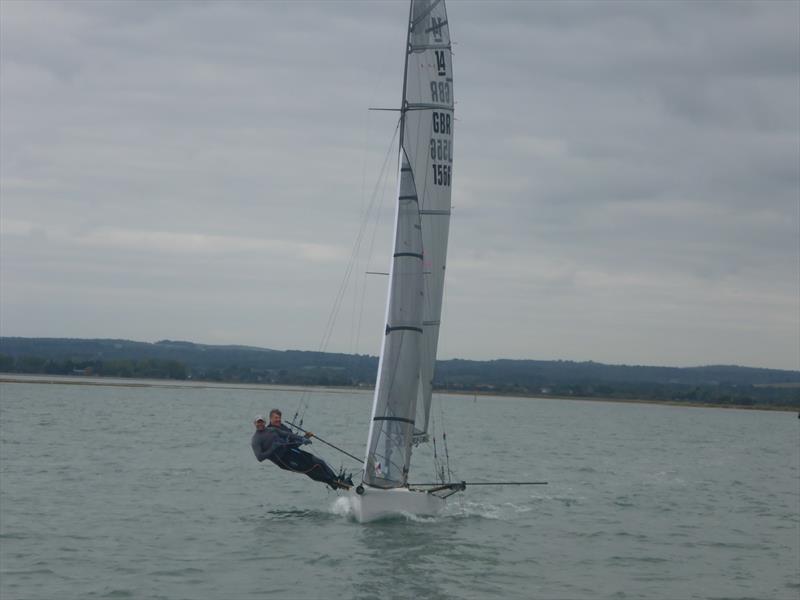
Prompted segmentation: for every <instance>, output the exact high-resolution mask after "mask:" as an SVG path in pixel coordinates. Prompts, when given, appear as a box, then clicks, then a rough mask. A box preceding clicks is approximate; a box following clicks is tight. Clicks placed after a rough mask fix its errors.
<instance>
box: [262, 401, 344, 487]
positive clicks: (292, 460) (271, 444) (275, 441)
mask: <svg viewBox="0 0 800 600" xmlns="http://www.w3.org/2000/svg"><path fill="white" fill-rule="evenodd" d="M281 418H282V415H281V411H280V410H278V409H277V408H273V409H272V410H271V411H270V412H269V424H267V423H266V421H264V417H262V416H258V417H256V419H255V425H256V432H255V433H254V434H253V440H252V446H253V454H255V455H256V458H257V459H258V462H263V461H265V460H270V461H272V462H274V463H275V464H276V465H278V466H279V467H280V468H281V469H285V470H287V471H294V472H295V473H302V474H304V475H308V476H309V477H310V478H311V479H313V480H314V481H321V482H322V483H326V484H328V485H329V486H330V487H331V488H332V489H334V490H337V489H345V490H347V489H350V486H351V485H353V480H352V479H351V478H350V477H345V476H344V473H340V474H339V475H337V474H336V473H335V472H334V470H333V469H331V468H330V466H328V463H326V462H325V461H324V460H322V459H321V458H318V457H316V456H314V455H313V454H311V453H310V452H306V451H305V450H300V446H303V445H305V444H310V443H311V440H310V439H309V438H311V437H313V436H314V434H313V433H311V432H310V431H307V432H306V434H305V435H297V434H294V433H292V430H291V429H289V428H288V427H287V426H286V425H284V424H283V423H282V422H281Z"/></svg>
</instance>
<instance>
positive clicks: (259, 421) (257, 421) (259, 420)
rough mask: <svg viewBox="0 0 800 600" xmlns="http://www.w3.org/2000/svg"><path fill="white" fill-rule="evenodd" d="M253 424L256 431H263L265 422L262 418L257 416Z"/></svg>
mask: <svg viewBox="0 0 800 600" xmlns="http://www.w3.org/2000/svg"><path fill="white" fill-rule="evenodd" d="M253 423H255V425H256V429H258V430H259V431H261V430H262V429H264V428H265V427H266V426H267V422H266V421H265V420H264V417H262V416H261V415H258V416H257V417H256V418H255V419H254V420H253Z"/></svg>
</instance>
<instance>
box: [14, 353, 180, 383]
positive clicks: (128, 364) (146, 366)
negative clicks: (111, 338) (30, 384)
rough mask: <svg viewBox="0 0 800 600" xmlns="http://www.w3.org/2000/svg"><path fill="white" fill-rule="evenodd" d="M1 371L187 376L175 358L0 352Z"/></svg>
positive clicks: (53, 373) (128, 375) (118, 375)
mask: <svg viewBox="0 0 800 600" xmlns="http://www.w3.org/2000/svg"><path fill="white" fill-rule="evenodd" d="M0 372H5V373H29V374H43V375H98V376H101V377H138V378H143V379H186V378H187V373H188V370H187V368H186V365H184V364H182V363H180V362H178V361H176V360H161V359H157V358H143V359H141V360H129V359H122V360H72V359H69V358H67V359H64V360H57V359H50V358H44V357H41V356H20V357H13V356H8V355H7V354H0Z"/></svg>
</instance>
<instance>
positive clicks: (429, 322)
mask: <svg viewBox="0 0 800 600" xmlns="http://www.w3.org/2000/svg"><path fill="white" fill-rule="evenodd" d="M451 66H452V62H451V52H450V35H449V28H448V25H447V15H446V12H445V6H444V1H443V0H411V4H410V9H409V19H408V32H407V37H406V53H405V64H404V71H403V72H404V76H403V98H402V104H401V110H400V120H401V121H400V147H399V157H398V163H399V165H398V168H399V177H398V194H397V210H396V213H395V232H394V245H393V255H392V262H391V266H390V269H389V290H388V299H387V303H386V328H385V332H384V338H383V342H382V345H381V356H380V362H379V365H378V380H377V384H376V386H375V397H374V401H373V407H372V419H371V421H370V430H369V437H368V440H367V452H366V460H365V467H364V482H365V483H366V484H367V485H370V486H372V487H378V488H395V487H403V486H405V485H407V483H408V471H409V467H410V463H411V447H412V441H413V439H414V435H415V433H416V434H418V435H419V434H424V432H425V431H426V430H427V423H428V414H429V412H430V391H431V382H432V380H433V367H434V364H435V361H436V345H437V342H438V334H439V319H440V314H441V303H442V290H443V282H444V262H445V255H446V249H447V235H448V228H449V215H450V182H451V173H452V125H453V119H452V114H453V96H452V71H451Z"/></svg>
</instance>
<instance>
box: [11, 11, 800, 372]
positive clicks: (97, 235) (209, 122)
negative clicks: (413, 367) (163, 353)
mask: <svg viewBox="0 0 800 600" xmlns="http://www.w3.org/2000/svg"><path fill="white" fill-rule="evenodd" d="M448 13H449V20H450V28H451V35H452V38H453V40H454V42H455V44H456V45H455V46H454V54H455V56H454V67H453V68H454V89H455V97H456V102H457V104H456V117H457V119H458V120H457V122H456V128H455V134H454V135H455V162H454V175H453V177H454V185H453V219H452V223H451V238H450V248H449V260H448V275H447V283H446V292H445V307H444V314H443V326H442V331H441V343H440V352H439V356H440V358H454V357H458V358H472V359H492V358H531V359H542V360H549V359H565V360H594V361H599V362H607V363H625V364H648V365H676V366H695V365H706V364H739V365H747V366H762V367H774V368H784V369H800V58H798V57H800V3H798V2H796V1H785V2H745V3H737V2H685V3H684V2H677V1H668V2H654V1H653V2H619V3H615V2H577V1H574V2H544V1H537V2H507V3H504V2H455V1H451V2H450V3H449V4H448ZM407 14H408V6H407V3H406V2H256V1H249V2H240V3H239V2H218V3H217V2H198V3H194V2H192V3H188V2H187V3H184V2H131V3H126V2H120V1H116V0H115V1H108V2H103V1H92V2H85V3H83V2H77V1H74V0H70V1H68V2H50V1H39V2H16V1H11V0H3V1H2V2H0V22H1V26H2V32H1V34H2V36H1V37H0V44H1V46H0V59H1V60H2V64H1V68H2V70H1V71H0V179H1V181H0V185H1V187H0V226H1V227H2V230H1V231H2V238H0V332H1V333H2V335H6V336H47V337H82V338H86V337H103V338H128V339H135V340H141V341H156V340H160V339H181V340H190V341H195V342H201V343H212V344H248V345H255V346H262V347H269V348H276V349H301V350H316V349H318V348H320V347H321V343H322V340H323V334H324V332H325V328H326V323H327V320H328V316H329V314H330V312H331V309H332V307H333V306H334V300H335V298H336V295H337V290H338V289H339V286H340V284H341V282H342V280H343V276H344V274H345V271H346V269H347V265H348V259H349V257H350V255H351V250H352V248H353V245H354V242H355V241H356V239H357V237H358V233H359V231H360V227H361V222H362V218H363V215H364V214H365V213H366V210H367V207H368V206H369V205H370V201H371V199H372V198H373V191H376V193H375V196H374V197H375V202H376V207H377V206H378V205H379V206H380V210H378V209H377V208H376V209H375V210H373V211H372V212H370V213H369V215H370V223H375V224H376V225H375V228H374V229H373V227H372V225H370V226H369V227H367V228H366V229H365V230H364V231H365V233H364V236H363V243H362V248H361V249H362V251H363V252H362V253H361V254H360V255H359V260H358V261H357V263H356V264H355V265H354V267H353V276H352V277H351V278H350V280H349V282H348V286H347V288H346V293H345V296H344V300H343V302H342V305H341V310H340V312H339V316H338V318H337V320H336V327H335V329H334V331H333V334H332V335H331V337H330V342H329V343H327V344H325V345H324V347H325V348H327V349H328V350H331V351H342V352H356V351H357V352H361V353H368V354H377V353H378V351H379V348H380V341H381V337H382V333H383V313H384V302H385V296H386V291H385V288H386V283H387V280H386V277H383V276H380V275H374V276H365V275H364V272H365V271H368V270H373V271H385V270H386V269H387V268H388V260H389V258H388V257H389V250H390V247H391V231H390V229H391V222H392V219H393V217H392V211H393V203H394V198H393V196H394V187H395V177H396V172H395V171H396V148H392V147H391V142H392V136H393V133H394V129H395V125H396V117H397V115H396V113H391V112H374V111H372V112H370V111H368V110H367V109H368V108H369V107H397V106H398V105H399V101H400V94H401V87H402V81H401V77H402V72H403V65H402V60H403V45H404V41H405V28H406V18H407ZM387 152H389V153H390V157H391V158H390V163H389V168H388V171H389V172H388V173H385V174H384V177H383V178H382V179H381V178H380V174H381V165H382V163H383V162H384V158H385V157H386V156H387ZM375 215H377V218H373V217H375ZM370 248H371V249H372V254H371V255H370V256H371V258H368V257H367V251H368V250H370ZM362 298H363V300H364V308H363V310H362V309H361V308H360V305H361V301H362ZM359 323H360V324H361V325H360V327H359V325H358V324H359Z"/></svg>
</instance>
